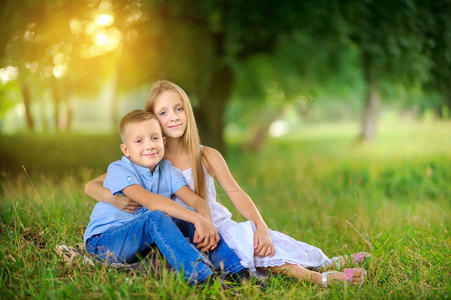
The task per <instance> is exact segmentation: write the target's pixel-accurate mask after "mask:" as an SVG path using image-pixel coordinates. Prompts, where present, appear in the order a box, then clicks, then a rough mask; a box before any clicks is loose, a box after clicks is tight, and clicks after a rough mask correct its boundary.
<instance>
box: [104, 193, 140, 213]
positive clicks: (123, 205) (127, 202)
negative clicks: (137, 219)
mask: <svg viewBox="0 0 451 300" xmlns="http://www.w3.org/2000/svg"><path fill="white" fill-rule="evenodd" d="M109 203H110V204H111V205H113V206H114V207H116V208H118V209H120V210H123V211H125V212H128V213H132V214H134V213H136V210H137V209H140V208H142V205H141V204H139V203H138V202H136V201H133V200H132V199H130V198H128V197H127V196H124V195H121V194H116V195H115V196H114V197H113V198H111V201H110V202H109Z"/></svg>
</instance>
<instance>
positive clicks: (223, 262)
mask: <svg viewBox="0 0 451 300" xmlns="http://www.w3.org/2000/svg"><path fill="white" fill-rule="evenodd" d="M172 220H173V221H174V223H175V224H176V225H177V227H178V228H179V229H180V231H181V232H182V234H183V235H184V236H186V237H188V238H189V241H190V242H191V243H192V244H193V245H196V246H197V244H196V243H194V242H193V239H194V232H195V230H196V228H195V227H194V225H193V224H192V223H189V222H186V221H183V220H180V219H176V218H172ZM205 254H206V256H207V257H208V259H209V260H210V262H211V263H212V264H213V266H214V268H215V269H216V270H217V271H219V270H221V268H223V270H221V271H222V273H223V275H227V274H235V273H237V272H239V271H241V270H243V269H244V267H243V265H241V263H240V259H239V258H238V256H237V255H236V253H235V252H233V250H232V249H230V248H229V246H227V244H226V243H225V242H224V239H223V238H222V237H221V239H220V240H219V242H218V245H217V246H216V248H215V250H213V251H208V252H205Z"/></svg>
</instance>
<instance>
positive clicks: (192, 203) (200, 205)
mask: <svg viewBox="0 0 451 300" xmlns="http://www.w3.org/2000/svg"><path fill="white" fill-rule="evenodd" d="M175 195H176V196H177V197H178V198H179V199H180V200H182V201H183V202H185V203H186V205H188V206H189V207H191V208H193V209H194V210H195V211H196V212H197V213H198V214H200V215H201V216H202V217H204V218H205V219H207V220H208V221H210V222H212V221H211V214H210V208H209V207H208V204H207V202H206V201H205V200H204V199H202V198H201V197H199V196H198V195H197V194H196V193H194V192H193V191H192V190H191V189H190V188H189V187H188V186H186V185H185V186H183V187H182V188H181V189H179V190H178V191H177V192H175Z"/></svg>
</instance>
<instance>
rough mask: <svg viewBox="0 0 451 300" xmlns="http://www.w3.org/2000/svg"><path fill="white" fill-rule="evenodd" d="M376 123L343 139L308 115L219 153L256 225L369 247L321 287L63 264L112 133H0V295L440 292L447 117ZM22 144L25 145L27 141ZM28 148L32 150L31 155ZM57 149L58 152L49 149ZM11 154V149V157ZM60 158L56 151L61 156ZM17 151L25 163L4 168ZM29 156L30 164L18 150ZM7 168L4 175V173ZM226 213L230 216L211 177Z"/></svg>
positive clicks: (370, 295)
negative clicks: (355, 272)
mask: <svg viewBox="0 0 451 300" xmlns="http://www.w3.org/2000/svg"><path fill="white" fill-rule="evenodd" d="M395 124H397V125H396V126H394V125H393V124H386V125H384V126H382V127H381V132H380V138H379V140H378V141H377V142H376V143H375V144H373V145H372V146H356V145H353V144H352V141H353V136H354V129H353V128H354V127H356V126H355V125H353V127H352V126H351V127H350V126H344V125H340V124H333V125H323V126H311V127H308V128H304V129H303V130H302V131H300V132H297V133H293V134H292V135H291V136H288V137H284V138H279V139H273V140H271V141H270V143H269V144H268V146H267V147H265V148H263V149H262V151H260V152H258V153H252V154H247V153H243V151H242V150H241V148H240V143H239V141H238V140H236V141H235V142H234V143H232V144H230V148H229V155H228V157H227V161H228V163H229V166H230V169H231V172H232V173H233V174H234V176H235V178H236V180H237V181H238V182H239V184H240V185H241V187H242V188H243V189H244V190H245V191H246V192H247V193H248V194H249V195H250V196H251V197H252V198H253V200H254V202H255V203H256V205H257V206H258V208H259V210H260V211H261V213H262V215H263V217H264V219H265V220H266V222H267V224H268V226H269V227H270V228H272V229H276V230H279V231H282V232H285V233H288V234H290V235H291V236H293V237H295V238H297V239H299V240H302V241H305V242H307V243H310V244H313V245H316V246H318V247H319V248H321V249H323V250H324V252H325V253H326V254H327V255H328V256H334V255H337V254H343V253H352V252H356V251H368V252H371V253H372V254H373V256H374V258H373V259H372V260H370V261H368V262H366V263H365V266H366V268H367V270H368V273H369V278H368V282H367V283H366V284H365V285H364V286H363V287H362V288H357V287H350V286H346V287H345V286H342V285H335V286H333V287H331V288H327V289H325V288H321V287H319V286H313V285H311V284H310V283H305V282H298V281H296V280H292V279H287V278H284V277H281V276H275V275H271V276H270V277H269V278H268V281H269V282H270V284H271V287H270V288H269V289H268V290H266V291H260V290H259V289H258V288H256V287H255V286H252V285H244V286H243V287H236V288H234V289H233V290H232V292H233V294H231V293H228V292H225V291H221V290H219V289H218V288H217V286H215V287H212V288H205V289H202V288H194V287H190V286H189V285H188V284H186V283H185V282H184V281H183V280H182V279H181V278H180V277H179V276H177V275H176V274H174V273H168V272H166V273H163V274H162V275H161V276H157V275H156V274H154V273H149V272H147V273H145V272H122V271H117V270H114V269H110V268H104V267H101V266H88V265H84V264H82V262H81V260H77V259H75V260H74V262H73V264H72V265H71V266H67V265H66V264H65V263H64V262H63V261H62V259H61V258H60V257H59V256H58V255H57V254H56V252H55V247H56V245H59V244H66V245H72V246H74V245H76V244H77V243H82V235H83V232H84V228H85V226H86V225H87V223H88V220H89V215H90V213H91V210H92V207H93V206H94V204H95V201H94V200H93V199H90V198H89V197H88V196H86V195H85V194H84V192H83V185H84V183H85V182H86V181H87V180H89V179H91V178H92V177H95V176H97V175H100V173H103V172H104V170H105V168H106V165H107V164H108V163H109V162H110V161H111V160H114V159H117V158H118V157H119V155H118V153H117V151H118V147H117V146H118V143H119V141H118V140H117V138H116V137H99V136H67V137H63V136H61V135H53V136H46V137H44V136H41V137H38V138H30V137H28V136H17V137H6V138H5V137H2V142H1V143H0V145H1V152H0V154H1V155H0V157H2V158H3V157H5V155H6V154H8V153H9V156H7V157H9V159H5V158H3V160H2V161H1V166H2V168H3V169H2V171H3V172H2V181H1V186H2V192H1V196H0V197H1V199H2V201H1V202H0V241H1V243H0V257H1V261H2V263H1V264H0V297H1V298H7V299H9V298H75V299H78V298H79V299H85V298H114V299H116V298H117V299H121V298H143V297H144V298H158V299H174V298H180V299H182V298H183V299H225V298H234V299H243V298H244V299H247V298H249V299H255V298H261V299H274V298H280V297H281V295H283V297H284V298H286V299H299V298H313V297H321V298H327V299H338V298H339V299H342V298H351V297H352V298H365V299H392V298H403V299H405V298H409V299H410V298H446V297H449V296H450V292H451V286H450V283H449V280H448V278H447V277H448V276H447V274H449V272H450V266H449V257H450V256H451V239H450V236H449V230H450V228H451V219H450V216H451V205H450V202H449V199H450V197H451V190H450V188H449V184H447V183H449V181H450V174H449V169H450V166H451V160H450V157H449V148H450V146H451V144H450V143H451V140H450V139H449V128H450V124H449V122H448V123H446V122H444V123H439V122H436V123H427V122H426V123H422V124H407V123H406V122H404V124H400V123H399V122H398V123H395ZM30 150H31V151H30ZM34 153H40V154H41V155H40V156H36V157H38V159H35V158H34V156H33V155H35V154H34ZM60 155H61V156H60ZM16 156H17V157H19V158H16ZM64 157H65V158H66V160H67V161H66V162H65V159H64ZM8 160H19V161H22V162H24V164H25V165H26V166H27V170H29V172H28V173H29V175H30V177H28V176H27V174H25V173H21V174H15V172H13V171H11V170H9V169H6V170H5V169H4V168H5V167H7V168H12V165H9V164H5V162H7V161H8ZM31 161H34V165H31V164H28V163H27V162H31ZM8 174H9V176H6V175H8ZM218 194H219V197H220V199H221V201H222V203H223V204H224V205H226V206H227V207H228V208H230V209H231V211H232V212H233V214H234V218H235V219H238V220H242V219H243V218H242V217H241V216H240V215H239V214H238V212H237V211H236V209H233V208H232V204H231V202H230V201H229V200H228V199H227V197H226V195H225V193H224V192H223V191H222V190H221V189H218Z"/></svg>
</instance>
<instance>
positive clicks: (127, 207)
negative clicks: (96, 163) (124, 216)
mask: <svg viewBox="0 0 451 300" xmlns="http://www.w3.org/2000/svg"><path fill="white" fill-rule="evenodd" d="M105 177H106V174H103V175H102V176H99V177H97V178H94V179H92V180H91V181H89V182H88V183H86V185H85V193H86V194H87V195H89V196H91V197H92V198H94V199H95V200H97V201H100V202H106V203H110V204H111V205H113V206H114V207H116V208H118V209H120V210H123V211H125V212H128V213H135V212H136V210H137V209H140V208H141V207H142V205H141V204H139V203H138V202H136V201H134V200H132V199H130V198H128V197H127V196H123V195H120V194H116V195H114V196H113V195H112V194H111V191H110V190H108V189H106V188H104V187H103V181H104V180H105Z"/></svg>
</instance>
